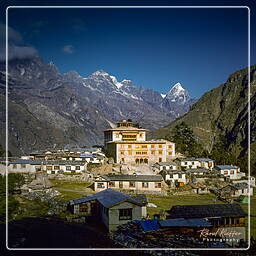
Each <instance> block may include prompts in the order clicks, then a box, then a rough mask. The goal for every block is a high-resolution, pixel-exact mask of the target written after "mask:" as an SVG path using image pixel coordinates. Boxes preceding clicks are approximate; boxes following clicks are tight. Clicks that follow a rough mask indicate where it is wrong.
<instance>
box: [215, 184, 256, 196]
mask: <svg viewBox="0 0 256 256" xmlns="http://www.w3.org/2000/svg"><path fill="white" fill-rule="evenodd" d="M218 192H219V193H220V195H221V196H222V197H239V196H241V195H243V196H249V195H251V196H252V195H253V187H252V186H250V185H249V184H247V183H245V182H243V183H235V184H229V185H227V186H225V187H223V188H221V189H219V190H218Z"/></svg>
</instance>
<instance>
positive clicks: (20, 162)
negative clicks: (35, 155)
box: [10, 159, 41, 165]
mask: <svg viewBox="0 0 256 256" xmlns="http://www.w3.org/2000/svg"><path fill="white" fill-rule="evenodd" d="M10 164H34V165H40V164H41V162H40V161H34V160H30V159H17V160H15V161H12V162H10Z"/></svg>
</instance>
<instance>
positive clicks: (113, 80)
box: [110, 76, 123, 89]
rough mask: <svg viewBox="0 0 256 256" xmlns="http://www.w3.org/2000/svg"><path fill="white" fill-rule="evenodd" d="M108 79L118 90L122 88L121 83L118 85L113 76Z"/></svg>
mask: <svg viewBox="0 0 256 256" xmlns="http://www.w3.org/2000/svg"><path fill="white" fill-rule="evenodd" d="M110 78H111V80H112V82H113V84H114V85H115V86H116V87H117V88H118V89H120V88H121V87H122V86H123V84H122V83H119V82H118V81H117V79H116V77H115V76H110Z"/></svg>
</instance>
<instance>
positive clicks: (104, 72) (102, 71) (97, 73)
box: [91, 70, 109, 76]
mask: <svg viewBox="0 0 256 256" xmlns="http://www.w3.org/2000/svg"><path fill="white" fill-rule="evenodd" d="M91 75H92V76H109V74H108V73H107V72H106V71H104V70H97V71H95V72H93V73H92V74H91Z"/></svg>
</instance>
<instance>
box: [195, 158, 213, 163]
mask: <svg viewBox="0 0 256 256" xmlns="http://www.w3.org/2000/svg"><path fill="white" fill-rule="evenodd" d="M196 160H198V161H204V162H212V161H213V160H212V159H210V158H196Z"/></svg>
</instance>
